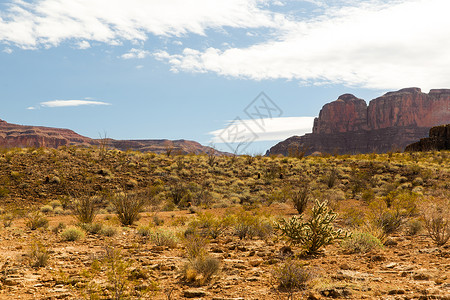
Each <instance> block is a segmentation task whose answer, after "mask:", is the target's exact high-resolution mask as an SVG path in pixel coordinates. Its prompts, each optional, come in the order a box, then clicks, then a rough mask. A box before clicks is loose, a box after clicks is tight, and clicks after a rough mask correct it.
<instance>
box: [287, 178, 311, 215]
mask: <svg viewBox="0 0 450 300" xmlns="http://www.w3.org/2000/svg"><path fill="white" fill-rule="evenodd" d="M291 199H292V202H293V203H294V207H295V209H296V210H297V212H298V213H299V214H302V213H303V212H304V211H305V209H306V206H307V205H308V201H309V186H308V185H304V186H303V187H301V188H300V189H299V190H293V191H292V192H291Z"/></svg>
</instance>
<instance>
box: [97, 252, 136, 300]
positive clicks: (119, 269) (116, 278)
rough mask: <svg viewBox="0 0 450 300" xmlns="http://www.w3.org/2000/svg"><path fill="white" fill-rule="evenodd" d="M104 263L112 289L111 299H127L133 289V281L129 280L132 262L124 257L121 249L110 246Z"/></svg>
mask: <svg viewBox="0 0 450 300" xmlns="http://www.w3.org/2000/svg"><path fill="white" fill-rule="evenodd" d="M103 263H104V264H105V266H106V268H107V271H106V275H107V278H108V283H109V284H110V285H111V290H112V295H111V297H110V299H114V300H121V299H127V297H128V296H129V295H128V294H129V292H130V289H131V281H130V280H129V278H130V275H131V272H130V269H131V262H130V261H129V260H125V259H124V257H123V255H122V253H121V252H120V250H118V249H114V248H111V247H108V248H106V255H105V259H104V260H103Z"/></svg>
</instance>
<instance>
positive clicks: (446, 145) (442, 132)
mask: <svg viewBox="0 0 450 300" xmlns="http://www.w3.org/2000/svg"><path fill="white" fill-rule="evenodd" d="M430 150H450V124H446V125H441V126H436V127H433V128H431V129H430V137H427V138H424V139H421V140H420V141H418V142H416V143H413V144H411V145H408V146H407V147H406V148H405V151H430Z"/></svg>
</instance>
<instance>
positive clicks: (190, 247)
mask: <svg viewBox="0 0 450 300" xmlns="http://www.w3.org/2000/svg"><path fill="white" fill-rule="evenodd" d="M207 245H208V240H207V239H206V238H205V237H204V236H200V235H198V234H196V233H188V234H186V233H185V239H184V246H185V251H186V255H187V257H188V258H195V257H199V256H205V255H206V254H207V253H208V251H207V250H206V246H207Z"/></svg>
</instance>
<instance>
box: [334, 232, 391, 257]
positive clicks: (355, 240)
mask: <svg viewBox="0 0 450 300" xmlns="http://www.w3.org/2000/svg"><path fill="white" fill-rule="evenodd" d="M341 247H342V248H343V249H344V252H346V253H350V254H351V253H366V252H370V251H372V250H374V249H376V248H382V247H383V244H382V243H381V241H380V240H379V239H378V238H376V237H375V236H373V235H371V234H370V233H366V232H355V233H353V234H352V236H351V237H349V238H347V239H344V240H343V241H342V243H341Z"/></svg>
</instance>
